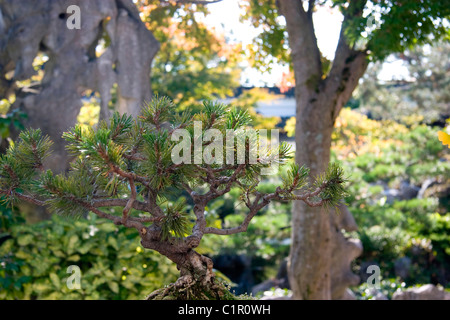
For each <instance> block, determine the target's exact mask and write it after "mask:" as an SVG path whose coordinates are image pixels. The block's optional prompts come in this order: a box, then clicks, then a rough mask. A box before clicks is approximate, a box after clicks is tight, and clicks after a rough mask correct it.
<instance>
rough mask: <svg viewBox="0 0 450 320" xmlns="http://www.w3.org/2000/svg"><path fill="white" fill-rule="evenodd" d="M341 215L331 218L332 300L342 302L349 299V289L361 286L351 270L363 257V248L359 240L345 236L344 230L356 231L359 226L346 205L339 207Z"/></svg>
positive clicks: (357, 277)
mask: <svg viewBox="0 0 450 320" xmlns="http://www.w3.org/2000/svg"><path fill="white" fill-rule="evenodd" d="M339 211H340V213H339V214H333V215H330V217H331V221H330V223H331V241H332V245H331V252H333V255H332V258H331V299H333V300H341V299H347V298H348V290H347V289H348V287H349V286H355V285H357V284H359V282H360V278H359V276H358V275H356V274H354V273H353V272H352V270H351V262H352V261H353V260H354V259H355V258H356V257H358V256H359V255H361V253H362V250H363V247H362V242H361V241H360V240H358V239H349V238H346V237H345V236H344V234H343V233H342V229H344V230H346V231H355V230H357V228H358V226H357V225H356V222H355V219H354V218H353V216H352V214H351V213H350V211H349V210H348V208H347V207H346V206H344V205H342V206H340V207H339Z"/></svg>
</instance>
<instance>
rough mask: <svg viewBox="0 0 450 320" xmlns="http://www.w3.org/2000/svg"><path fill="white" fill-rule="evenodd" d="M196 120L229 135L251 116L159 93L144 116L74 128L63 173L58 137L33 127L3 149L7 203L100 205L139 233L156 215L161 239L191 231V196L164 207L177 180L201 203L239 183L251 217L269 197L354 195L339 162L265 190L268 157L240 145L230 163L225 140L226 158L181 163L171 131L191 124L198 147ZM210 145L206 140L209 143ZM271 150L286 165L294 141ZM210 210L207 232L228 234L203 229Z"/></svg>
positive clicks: (70, 209) (72, 210)
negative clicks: (56, 167)
mask: <svg viewBox="0 0 450 320" xmlns="http://www.w3.org/2000/svg"><path fill="white" fill-rule="evenodd" d="M194 121H200V122H201V123H202V134H204V133H205V131H206V130H208V129H217V130H219V131H220V132H221V133H222V134H223V136H224V137H225V135H226V130H227V129H232V130H235V131H236V132H237V131H239V130H242V129H245V128H246V127H247V126H248V125H249V124H250V121H251V118H250V116H249V115H248V113H247V112H246V111H238V110H236V109H234V108H230V107H228V106H225V105H223V104H220V103H215V102H209V101H208V102H205V103H204V111H203V112H202V113H200V114H196V115H190V114H189V113H188V112H184V113H182V114H179V113H178V112H176V106H175V105H174V104H173V102H172V101H170V100H169V99H168V98H155V99H153V100H152V101H151V102H150V103H148V104H147V105H146V106H145V108H143V110H142V113H141V116H140V117H138V119H133V118H132V117H130V116H127V115H119V114H118V113H117V112H116V113H114V115H113V116H112V118H111V119H110V120H109V122H106V121H102V122H100V123H99V125H98V128H97V129H96V130H94V129H92V128H87V129H82V127H81V126H75V127H74V128H72V129H70V130H69V131H68V132H65V133H64V134H63V138H64V139H65V140H66V141H67V143H68V144H67V150H68V151H69V152H70V154H71V155H72V156H73V157H74V160H73V162H72V163H71V166H70V170H69V171H68V173H67V174H58V175H55V174H53V173H52V172H51V171H49V170H47V171H45V170H44V164H43V163H44V160H45V158H47V157H48V156H49V155H50V146H51V141H50V140H49V139H48V137H43V136H42V133H41V131H40V130H39V129H37V130H34V129H29V130H26V131H23V132H22V133H21V134H20V137H19V140H18V141H17V142H16V143H15V144H14V145H11V146H10V148H9V149H8V151H7V153H6V154H5V155H3V156H2V157H1V161H0V193H1V194H3V195H4V196H5V199H6V200H8V201H14V200H16V199H21V200H25V201H29V202H33V203H35V204H38V205H43V206H46V207H47V208H48V209H49V210H50V211H51V212H53V213H57V214H61V215H71V216H73V215H75V216H81V215H86V213H87V212H88V211H92V212H94V213H95V214H97V215H99V216H100V217H104V218H107V219H110V220H113V221H114V222H115V223H117V224H123V225H125V226H127V227H134V228H136V229H138V230H140V231H141V230H142V227H145V225H144V223H150V225H153V226H154V227H155V228H157V229H158V230H160V232H161V234H162V236H161V241H169V240H170V239H171V237H175V238H180V239H181V238H183V237H186V236H187V235H189V234H190V233H191V231H190V230H189V228H190V227H191V226H192V222H191V221H190V219H189V218H188V215H189V211H188V207H187V206H186V203H185V199H184V198H182V199H180V200H179V201H177V202H175V203H174V204H166V205H163V204H164V203H165V202H167V198H168V196H169V195H170V194H171V192H172V191H173V189H174V188H175V189H181V190H185V191H187V193H188V194H189V195H190V196H191V197H192V199H193V202H194V204H201V205H199V206H200V207H202V206H203V205H206V203H208V202H209V201H211V200H213V199H215V198H217V197H219V196H222V195H223V194H225V193H227V192H229V191H230V188H231V187H233V186H237V187H240V188H241V190H242V197H241V199H242V201H243V202H244V203H245V205H246V206H247V207H248V208H249V209H250V211H251V214H250V218H249V219H248V220H250V219H251V218H252V216H254V215H255V214H256V213H257V211H259V210H260V209H261V208H262V207H264V206H265V205H267V204H268V203H269V202H270V201H284V200H303V201H305V202H306V203H308V204H309V205H313V206H319V205H325V206H326V207H336V206H337V205H338V204H339V203H340V201H341V200H342V198H343V197H344V196H345V195H346V193H345V190H344V187H343V184H344V182H345V179H344V178H343V172H342V169H341V168H340V167H339V166H338V165H336V164H332V165H330V167H329V169H328V170H327V172H325V173H323V174H322V175H321V176H319V177H317V178H316V179H315V181H313V182H312V183H310V181H309V180H310V179H309V177H308V173H309V170H308V169H306V168H304V167H300V166H298V165H297V164H292V165H291V167H290V170H288V171H287V174H286V176H284V177H283V183H282V185H281V186H280V187H278V188H277V191H276V192H275V193H272V194H265V195H264V194H261V193H260V192H259V191H257V190H256V187H257V185H258V183H259V181H260V179H261V170H262V169H263V168H267V167H268V166H269V165H270V163H267V162H266V161H264V159H263V158H264V157H260V158H258V161H257V163H255V164H251V163H249V162H248V161H247V160H248V159H247V158H246V163H244V164H238V163H237V161H236V153H237V152H235V153H234V156H235V163H234V164H227V163H226V160H225V155H226V146H225V145H224V146H223V157H224V159H223V160H224V161H223V162H222V163H223V164H216V163H212V164H210V165H208V164H204V163H202V164H194V162H193V159H194V152H192V155H191V160H192V161H191V164H185V163H182V164H174V163H173V161H172V158H171V153H172V150H173V148H174V146H175V145H176V144H177V143H179V142H178V141H172V139H171V137H172V134H173V132H174V131H175V130H176V129H186V130H187V132H189V135H190V139H191V145H192V146H193V145H194V138H195V137H194ZM237 140H238V139H237ZM244 142H245V143H246V151H247V152H248V151H249V150H250V148H251V146H249V143H248V141H247V140H244ZM208 144H209V142H203V143H202V149H203V150H204V149H205V148H206V147H207V146H208ZM253 147H254V146H253ZM236 148H237V147H236V146H235V147H234V149H235V150H234V151H236ZM265 154H266V155H268V157H270V156H273V155H278V161H279V163H280V164H284V163H286V161H287V160H288V159H290V158H291V152H290V149H289V145H287V144H285V143H281V144H280V145H279V146H278V147H277V148H275V149H273V148H272V149H268V150H267V152H265ZM194 190H195V191H194ZM205 190H207V191H205ZM196 201H197V202H196ZM102 207H122V208H123V215H122V216H121V217H120V216H115V215H111V214H107V213H105V212H103V211H101V210H100V208H102ZM194 209H195V208H194ZM193 211H195V210H193ZM253 211H254V212H253ZM202 214H203V212H202V213H198V212H196V213H195V216H196V222H195V223H194V229H195V230H200V231H201V236H202V235H203V233H217V234H222V232H224V230H222V229H215V228H207V227H205V226H201V228H202V229H199V228H200V227H199V226H200V222H199V221H201V219H202ZM191 220H192V219H191ZM248 222H249V221H248ZM248 222H247V224H248ZM196 227H197V229H196ZM245 228H246V226H243V228H242V230H244V229H245ZM240 230H241V229H239V232H241V231H240ZM225 231H226V230H225ZM233 232H234V231H233ZM201 236H200V238H201Z"/></svg>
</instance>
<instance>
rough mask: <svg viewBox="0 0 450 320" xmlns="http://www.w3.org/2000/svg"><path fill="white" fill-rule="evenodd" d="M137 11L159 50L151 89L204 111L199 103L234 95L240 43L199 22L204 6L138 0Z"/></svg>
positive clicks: (183, 107) (204, 11) (179, 102)
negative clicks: (230, 41) (156, 41)
mask: <svg viewBox="0 0 450 320" xmlns="http://www.w3.org/2000/svg"><path fill="white" fill-rule="evenodd" d="M137 6H138V9H139V10H140V11H141V17H142V19H143V21H144V22H145V23H146V25H147V27H148V28H149V29H150V30H151V31H152V33H153V34H154V36H155V38H156V39H157V40H158V41H159V42H160V44H161V48H160V50H159V52H158V54H157V55H156V57H155V59H154V61H153V64H152V90H153V92H154V93H156V94H158V95H160V96H168V97H170V98H171V99H172V100H173V101H174V102H175V103H176V105H177V106H178V108H179V110H185V109H187V108H190V109H191V110H193V111H194V112H200V111H201V109H202V106H201V101H203V100H213V99H217V98H225V97H226V96H232V95H233V89H234V88H236V87H238V86H239V77H240V72H241V67H240V66H239V63H240V61H241V59H242V55H241V51H242V50H241V46H240V45H238V44H231V43H228V41H227V39H226V38H225V37H224V36H223V35H221V34H219V33H218V32H216V31H215V30H214V29H212V28H209V27H208V26H207V25H205V24H204V23H203V21H202V18H203V17H204V16H205V15H207V14H208V6H197V5H195V4H189V3H184V4H181V3H176V2H168V1H159V0H139V1H137Z"/></svg>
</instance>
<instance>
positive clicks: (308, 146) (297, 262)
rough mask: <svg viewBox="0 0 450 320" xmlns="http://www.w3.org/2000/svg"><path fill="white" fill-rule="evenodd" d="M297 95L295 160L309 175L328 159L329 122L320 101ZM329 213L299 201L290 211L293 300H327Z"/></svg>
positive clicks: (319, 171) (328, 295) (330, 128)
mask: <svg viewBox="0 0 450 320" xmlns="http://www.w3.org/2000/svg"><path fill="white" fill-rule="evenodd" d="M313 100H314V99H310V100H309V101H307V100H306V99H305V95H303V98H302V97H297V114H298V115H299V117H297V125H296V145H297V149H296V161H297V163H299V164H300V165H305V166H307V167H308V168H310V170H311V172H310V176H311V178H314V177H316V176H317V175H319V174H321V173H323V172H324V171H325V170H326V169H327V166H328V162H329V160H330V147H331V132H332V129H333V122H332V118H331V116H330V111H329V108H328V106H327V105H326V104H320V103H321V102H322V101H319V100H315V101H313ZM329 221H330V218H329V214H328V213H327V212H326V211H325V210H324V209H323V208H321V207H318V208H312V207H309V206H308V205H306V204H305V203H303V202H301V201H296V202H295V203H294V209H293V212H292V227H293V229H292V245H291V248H292V249H291V253H290V262H289V271H290V272H289V274H290V284H291V287H292V290H293V292H294V297H295V298H297V299H331V282H330V277H331V275H330V265H331V241H330V237H331V235H330V222H329Z"/></svg>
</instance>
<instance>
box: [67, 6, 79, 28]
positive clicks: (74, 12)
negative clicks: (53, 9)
mask: <svg viewBox="0 0 450 320" xmlns="http://www.w3.org/2000/svg"><path fill="white" fill-rule="evenodd" d="M66 13H67V14H70V16H69V17H68V18H67V21H66V26H67V29H69V30H73V29H77V30H79V29H81V9H80V7H79V6H76V5H74V4H73V5H70V6H68V7H67V10H66Z"/></svg>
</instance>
